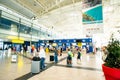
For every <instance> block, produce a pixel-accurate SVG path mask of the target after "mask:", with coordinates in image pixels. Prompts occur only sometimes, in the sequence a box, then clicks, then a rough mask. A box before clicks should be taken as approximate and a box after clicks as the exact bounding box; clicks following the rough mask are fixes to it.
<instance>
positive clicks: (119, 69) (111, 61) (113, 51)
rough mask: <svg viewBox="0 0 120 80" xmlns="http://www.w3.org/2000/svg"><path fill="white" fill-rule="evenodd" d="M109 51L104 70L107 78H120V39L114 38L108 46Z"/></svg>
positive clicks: (116, 79) (112, 79) (103, 66)
mask: <svg viewBox="0 0 120 80" xmlns="http://www.w3.org/2000/svg"><path fill="white" fill-rule="evenodd" d="M107 50H108V52H109V54H108V56H107V58H106V60H105V63H104V64H103V65H102V70H103V72H104V75H105V79H106V80H120V41H119V40H117V39H114V38H112V39H111V41H110V42H109V44H108V46H107Z"/></svg>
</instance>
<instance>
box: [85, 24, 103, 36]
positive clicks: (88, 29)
mask: <svg viewBox="0 0 120 80" xmlns="http://www.w3.org/2000/svg"><path fill="white" fill-rule="evenodd" d="M83 27H84V28H83V33H84V34H86V37H92V35H93V34H97V33H103V32H104V29H103V23H99V24H87V25H83Z"/></svg>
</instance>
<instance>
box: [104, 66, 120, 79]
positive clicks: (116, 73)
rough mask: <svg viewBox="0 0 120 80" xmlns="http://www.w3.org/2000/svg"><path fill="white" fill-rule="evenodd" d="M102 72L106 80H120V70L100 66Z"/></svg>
mask: <svg viewBox="0 0 120 80" xmlns="http://www.w3.org/2000/svg"><path fill="white" fill-rule="evenodd" d="M102 70H103V72H104V75H105V79H106V80H120V69H117V68H110V67H107V66H105V65H104V64H102Z"/></svg>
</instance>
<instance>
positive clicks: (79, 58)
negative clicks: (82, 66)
mask: <svg viewBox="0 0 120 80" xmlns="http://www.w3.org/2000/svg"><path fill="white" fill-rule="evenodd" d="M80 61H81V49H80V48H78V53H77V63H79V62H80Z"/></svg>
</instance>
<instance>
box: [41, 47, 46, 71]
mask: <svg viewBox="0 0 120 80" xmlns="http://www.w3.org/2000/svg"><path fill="white" fill-rule="evenodd" d="M39 57H40V69H41V70H42V69H45V58H46V55H45V50H44V49H43V46H41V47H40V51H39Z"/></svg>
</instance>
